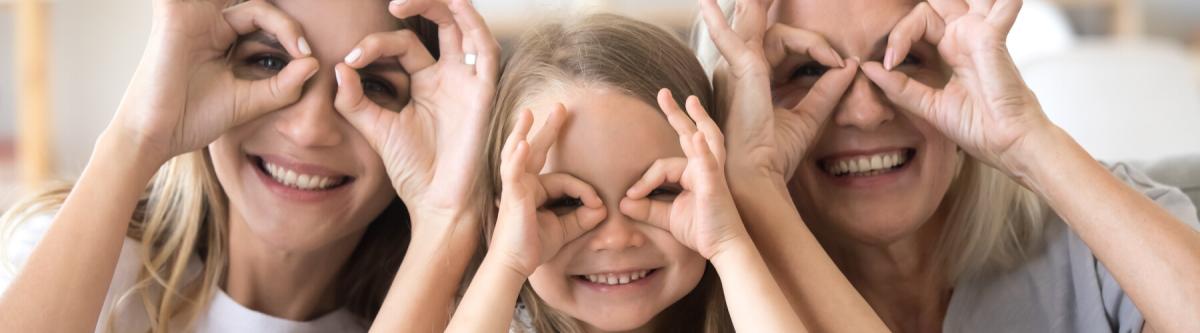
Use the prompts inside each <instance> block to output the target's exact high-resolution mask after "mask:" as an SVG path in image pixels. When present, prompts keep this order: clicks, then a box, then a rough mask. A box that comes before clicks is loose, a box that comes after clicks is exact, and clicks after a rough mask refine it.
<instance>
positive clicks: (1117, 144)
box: [0, 0, 1200, 211]
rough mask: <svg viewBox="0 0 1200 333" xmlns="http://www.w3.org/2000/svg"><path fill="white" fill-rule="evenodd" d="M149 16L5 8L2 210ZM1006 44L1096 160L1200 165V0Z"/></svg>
mask: <svg viewBox="0 0 1200 333" xmlns="http://www.w3.org/2000/svg"><path fill="white" fill-rule="evenodd" d="M830 1H836V0H830ZM475 2H476V4H477V7H478V8H479V10H480V12H482V13H483V15H484V16H485V17H486V19H487V20H488V22H489V24H490V25H492V27H493V31H494V32H495V33H496V34H497V37H498V38H500V39H501V40H502V41H511V40H513V39H514V38H516V36H518V35H519V34H520V33H521V32H522V31H523V30H524V29H526V28H528V27H530V26H532V25H533V24H534V23H536V22H537V20H536V19H535V20H531V18H539V17H552V16H554V15H563V14H564V13H571V12H576V11H610V12H617V13H621V14H626V15H629V16H633V17H636V18H640V19H644V20H648V21H652V22H657V23H659V24H661V25H663V26H666V27H668V28H671V29H673V30H675V31H676V32H678V33H679V34H680V36H681V37H684V38H686V36H687V33H688V32H689V31H690V28H691V25H692V23H693V20H694V19H695V15H696V13H697V5H696V2H695V0H655V1H645V0H574V1H572V0H476V1H475ZM150 15H151V13H150V4H149V1H146V0H105V1H94V0H0V211H3V210H4V208H5V207H7V205H9V204H11V202H12V201H13V200H15V199H16V198H17V197H19V196H20V195H21V193H23V192H25V191H27V189H29V188H33V187H35V186H37V185H38V184H41V183H42V182H44V181H46V180H51V179H68V180H69V179H73V178H75V177H77V176H78V175H79V172H80V171H81V170H82V169H83V167H84V164H85V163H86V162H87V159H88V157H89V155H90V153H91V149H92V145H93V143H94V140H95V139H96V137H97V136H98V135H99V134H100V132H101V131H102V130H103V129H104V127H105V126H106V124H107V123H108V121H109V119H110V118H111V117H112V114H113V112H114V110H115V109H116V107H117V104H118V103H119V101H120V99H121V96H122V94H123V93H124V90H125V86H126V84H127V83H128V81H129V78H130V77H131V76H132V74H133V70H134V68H135V66H136V64H137V62H138V59H139V57H140V56H141V53H142V48H143V46H144V44H145V40H146V37H147V35H148V32H149V25H150ZM1009 44H1010V49H1011V51H1012V52H1013V57H1014V59H1015V60H1016V61H1017V63H1018V66H1019V67H1020V69H1021V71H1022V73H1023V74H1024V76H1025V78H1026V81H1027V82H1028V83H1029V85H1030V86H1031V87H1032V88H1033V90H1034V91H1035V92H1036V93H1037V95H1038V96H1039V98H1040V100H1041V102H1042V104H1043V107H1044V108H1045V110H1046V111H1047V113H1048V114H1049V115H1050V117H1051V118H1052V119H1053V120H1054V121H1055V122H1056V123H1057V124H1059V126H1062V127H1064V128H1066V129H1067V130H1068V131H1069V132H1071V133H1072V135H1074V136H1075V137H1076V139H1077V140H1079V141H1080V142H1081V143H1083V145H1084V146H1085V147H1086V148H1087V149H1088V150H1090V151H1091V152H1092V153H1093V154H1094V155H1095V156H1096V157H1097V158H1099V159H1102V160H1105V161H1134V162H1137V163H1142V164H1143V165H1150V166H1153V165H1154V163H1155V162H1157V161H1161V160H1170V159H1177V158H1180V157H1184V158H1191V159H1192V160H1200V83H1198V82H1200V1H1197V0H1025V8H1024V9H1023V11H1022V13H1021V14H1020V16H1019V18H1018V22H1017V26H1016V27H1015V28H1014V30H1013V32H1012V35H1011V36H1010V39H1009ZM1190 165H1193V166H1195V165H1200V163H1193V164H1190ZM1175 168H1178V167H1175ZM1195 169H1196V168H1194V167H1193V168H1190V169H1188V168H1186V167H1185V170H1182V172H1191V173H1192V174H1195V173H1197V172H1200V170H1195ZM1169 171H1170V170H1169ZM1174 172H1180V170H1175V171H1174ZM1191 180H1196V178H1192V179H1191ZM1189 181H1190V180H1189ZM1196 181H1197V182H1200V180H1196ZM1176 185H1177V186H1180V185H1179V184H1176ZM1185 185H1186V184H1185ZM1194 185H1195V186H1196V187H1195V189H1196V190H1198V191H1200V184H1194Z"/></svg>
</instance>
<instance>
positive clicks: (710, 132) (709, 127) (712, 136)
mask: <svg viewBox="0 0 1200 333" xmlns="http://www.w3.org/2000/svg"><path fill="white" fill-rule="evenodd" d="M684 106H685V107H686V108H687V113H688V115H690V116H692V119H693V120H695V121H696V127H697V128H698V129H699V130H700V133H704V137H705V138H706V140H705V144H706V145H707V146H708V151H709V152H711V153H712V154H713V155H714V156H713V157H714V158H716V159H717V160H720V161H722V163H724V161H725V135H724V134H722V133H721V128H720V127H719V126H717V123H716V122H715V121H713V119H712V117H709V116H708V111H705V110H704V106H703V105H700V98H697V97H696V96H688V99H687V102H686V103H684Z"/></svg>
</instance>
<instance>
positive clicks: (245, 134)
mask: <svg viewBox="0 0 1200 333" xmlns="http://www.w3.org/2000/svg"><path fill="white" fill-rule="evenodd" d="M263 123H264V122H263V121H262V120H261V119H260V120H256V121H252V122H250V123H248V124H245V125H242V126H238V127H236V128H233V129H231V130H229V131H228V132H225V134H222V135H221V136H220V137H218V138H217V140H216V141H213V142H212V143H210V144H209V145H208V152H209V157H210V158H211V159H212V166H213V172H214V173H216V175H217V182H218V183H220V184H221V188H222V189H223V190H224V191H225V195H226V196H228V197H229V198H230V200H237V201H240V200H242V199H243V198H244V197H245V196H244V195H242V193H243V190H244V189H243V187H244V186H243V184H242V183H243V179H242V178H243V177H242V173H241V172H240V170H241V168H242V166H243V165H242V164H243V161H244V156H242V154H243V153H242V149H241V145H242V142H245V141H246V140H248V139H249V138H250V137H251V136H252V134H253V133H255V131H256V129H258V128H261V127H262V126H261V125H262V124H263Z"/></svg>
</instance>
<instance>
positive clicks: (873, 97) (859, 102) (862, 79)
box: [833, 72, 896, 132]
mask: <svg viewBox="0 0 1200 333" xmlns="http://www.w3.org/2000/svg"><path fill="white" fill-rule="evenodd" d="M895 116H896V114H895V110H894V109H893V108H892V103H891V101H888V99H887V96H885V95H884V94H883V91H882V90H880V89H879V87H876V86H875V84H874V83H872V82H871V80H870V79H868V78H867V76H866V75H864V74H863V73H862V72H859V73H858V75H857V76H855V77H854V82H852V83H851V84H850V87H849V88H848V90H847V91H846V94H845V96H843V97H842V102H841V103H838V106H837V109H836V110H834V115H833V117H834V122H836V123H837V125H838V126H842V127H853V128H858V129H861V130H863V131H867V132H870V131H874V130H875V129H876V128H878V127H879V126H880V125H883V124H885V123H887V122H888V121H891V120H892V118H894V117H895Z"/></svg>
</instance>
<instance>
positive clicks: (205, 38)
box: [135, 1, 237, 156]
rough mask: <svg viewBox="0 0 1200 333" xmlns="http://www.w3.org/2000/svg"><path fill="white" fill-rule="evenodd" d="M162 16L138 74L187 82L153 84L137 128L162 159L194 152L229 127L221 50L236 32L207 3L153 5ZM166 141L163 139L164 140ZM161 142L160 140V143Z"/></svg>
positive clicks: (226, 79)
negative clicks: (154, 75) (162, 156)
mask: <svg viewBox="0 0 1200 333" xmlns="http://www.w3.org/2000/svg"><path fill="white" fill-rule="evenodd" d="M156 9H157V10H159V11H162V13H163V15H156V17H157V18H159V19H158V20H157V21H156V22H155V26H154V27H155V29H154V33H153V34H152V37H151V38H152V39H151V41H150V42H149V44H150V47H152V48H157V49H158V50H159V51H160V52H159V53H148V54H147V55H148V56H147V58H145V59H143V61H142V67H148V68H146V69H145V70H144V72H154V73H163V74H167V75H172V76H174V75H186V77H187V78H188V79H187V80H155V81H157V82H159V83H160V84H158V85H156V86H154V87H153V88H152V89H154V91H153V92H150V93H149V94H148V95H149V97H150V98H148V99H142V100H143V101H144V102H135V103H147V108H146V110H160V111H166V110H182V112H147V113H145V114H142V115H141V117H138V118H139V119H140V121H142V122H143V125H141V126H139V127H140V128H142V129H143V130H144V131H145V132H144V135H145V136H146V137H147V138H153V139H150V140H151V141H150V142H155V143H158V144H160V146H159V147H158V148H155V149H158V150H160V151H161V152H162V153H163V154H166V156H174V155H178V154H180V153H184V152H187V151H192V150H195V149H198V148H200V147H202V146H204V145H206V144H208V143H209V142H211V141H212V140H214V139H216V137H217V136H219V135H220V133H221V132H222V131H223V130H224V129H226V128H229V127H231V126H232V123H233V119H234V117H233V115H232V114H231V113H230V112H231V111H232V110H234V107H233V105H231V104H232V100H233V96H232V94H231V93H229V92H227V91H225V89H227V88H224V87H229V86H232V81H233V76H232V74H231V73H230V72H229V71H228V70H227V65H226V64H225V61H224V53H225V50H226V49H228V47H229V46H230V45H231V44H232V43H233V41H234V39H235V38H236V37H237V34H236V33H235V32H234V31H233V29H232V28H230V27H229V24H227V23H226V22H225V20H224V18H223V17H222V14H221V11H222V9H223V8H221V7H220V5H219V4H216V3H214V2H211V1H174V2H167V3H163V4H161V6H158V7H156ZM181 37H184V38H181ZM167 138H169V139H167ZM164 139H165V140H164Z"/></svg>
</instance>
